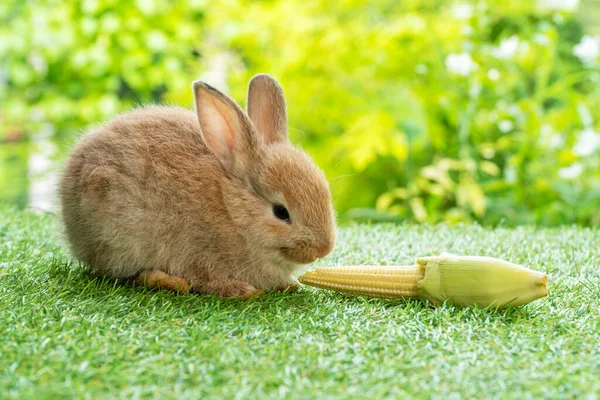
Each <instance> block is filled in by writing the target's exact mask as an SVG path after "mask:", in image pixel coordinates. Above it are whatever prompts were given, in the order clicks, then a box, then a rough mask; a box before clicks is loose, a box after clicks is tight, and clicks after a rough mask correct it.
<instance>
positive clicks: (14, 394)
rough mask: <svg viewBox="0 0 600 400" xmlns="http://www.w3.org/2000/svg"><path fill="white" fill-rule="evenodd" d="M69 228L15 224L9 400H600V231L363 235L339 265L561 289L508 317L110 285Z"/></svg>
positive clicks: (28, 217)
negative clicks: (474, 260) (473, 261)
mask: <svg viewBox="0 0 600 400" xmlns="http://www.w3.org/2000/svg"><path fill="white" fill-rule="evenodd" d="M59 232H60V227H59V225H58V221H57V220H56V218H55V217H53V216H49V215H37V214H33V213H29V212H19V211H14V210H11V209H6V208H0V397H2V398H36V399H46V398H58V397H61V398H63V397H78V398H85V397H89V398H99V397H111V398H113V397H117V398H118V397H120V398H128V399H129V398H137V397H142V398H148V397H154V398H161V399H162V398H178V399H181V398H207V397H226V398H242V399H245V398H281V397H287V398H332V397H336V398H339V397H343V398H347V397H354V398H381V397H391V398H408V397H417V398H444V399H445V398H464V397H475V398H482V399H483V398H486V399H487V398H519V399H525V398H532V397H536V398H540V397H544V398H579V397H584V398H585V397H587V398H597V397H598V396H600V380H599V379H598V378H599V377H600V315H599V311H600V286H599V283H598V282H599V279H600V263H599V262H600V253H599V250H600V231H599V230H597V229H592V230H590V229H582V228H577V227H572V228H561V229H535V228H518V229H495V230H489V229H485V228H481V227H478V226H461V227H447V226H435V227H431V226H408V225H405V226H394V225H375V226H368V225H356V226H350V227H344V228H341V229H340V232H339V240H338V244H337V247H336V249H335V251H334V253H333V254H332V255H331V256H330V257H328V258H327V259H326V260H323V261H322V262H321V264H322V265H325V264H338V265H342V264H394V263H400V264H405V263H412V262H413V259H414V257H416V256H418V255H429V254H435V253H438V252H440V251H450V252H455V253H462V254H472V255H490V256H495V257H500V258H503V259H506V260H509V261H512V262H516V263H521V264H525V265H528V266H531V267H534V268H535V269H537V270H540V271H544V272H546V273H548V274H549V277H550V283H549V290H550V294H549V296H548V297H547V298H545V299H541V300H538V301H536V302H534V303H531V304H529V305H527V306H524V307H521V308H517V309H513V310H507V311H501V312H492V311H485V310H481V309H474V308H466V309H460V308H455V307H453V306H451V305H445V306H443V307H440V308H428V307H427V306H425V305H423V304H421V303H419V302H416V301H405V302H402V301H386V300H378V299H370V298H366V297H359V296H349V295H342V294H337V293H333V292H327V291H321V290H316V289H314V290H313V289H303V290H302V291H301V292H299V293H295V294H270V295H267V296H266V297H264V298H262V299H257V300H252V301H249V302H242V301H237V300H219V299H216V298H213V297H208V296H197V295H183V296H175V295H172V294H171V293H169V292H163V291H146V290H145V289H143V288H134V287H129V286H123V285H119V284H116V283H115V282H114V281H111V280H107V279H105V280H102V279H100V280H99V279H94V278H92V277H91V276H90V275H88V274H87V273H86V272H85V269H84V268H82V267H81V266H79V265H78V264H77V263H75V262H73V261H72V260H71V258H70V257H69V255H68V251H67V249H66V247H65V245H64V244H63V243H62V242H61V239H60V233H59Z"/></svg>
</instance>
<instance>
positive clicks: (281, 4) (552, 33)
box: [0, 0, 600, 225]
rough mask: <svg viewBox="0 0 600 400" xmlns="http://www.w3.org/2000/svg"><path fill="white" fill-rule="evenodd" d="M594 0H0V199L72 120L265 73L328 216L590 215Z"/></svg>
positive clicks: (6, 198)
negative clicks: (281, 94) (329, 208)
mask: <svg viewBox="0 0 600 400" xmlns="http://www.w3.org/2000/svg"><path fill="white" fill-rule="evenodd" d="M598 17H600V1H599V0H587V1H586V0H581V1H577V0H568V1H567V0H565V1H560V0H545V1H544V0H541V1H537V2H536V1H522V0H504V1H492V0H479V1H465V0H463V1H442V0H405V1H397V0H381V1H377V2H374V1H365V0H344V1H339V2H330V1H326V0H287V1H286V0H279V1H276V0H272V1H268V0H263V1H250V0H246V1H223V2H214V1H210V0H184V1H171V0H54V1H52V0H3V1H2V2H0V142H2V143H1V144H0V202H10V203H13V204H18V205H19V206H21V207H26V206H32V207H40V208H50V209H51V208H52V206H53V200H52V199H53V195H52V192H53V187H54V185H55V181H56V178H55V177H56V170H57V169H59V168H60V160H61V159H62V158H63V157H64V156H65V154H66V153H67V151H68V148H69V146H70V145H71V144H72V142H73V141H74V140H75V138H77V137H78V136H79V135H81V134H82V132H84V130H85V129H86V128H89V127H90V126H92V125H94V124H98V123H100V122H102V121H105V120H106V119H108V118H110V117H111V116H113V115H114V114H116V113H118V112H121V111H124V110H128V109H130V108H131V107H133V106H135V105H137V104H144V103H149V102H162V103H173V104H178V105H182V106H188V107H191V105H192V97H191V91H190V83H191V81H193V80H195V79H198V78H202V79H205V80H207V81H209V82H211V83H212V84H214V85H216V86H217V87H219V88H221V89H223V90H224V91H226V92H228V93H229V94H231V95H232V96H233V97H234V98H235V99H236V100H238V101H239V102H240V103H241V104H244V100H245V92H246V85H247V83H248V80H249V79H250V78H251V77H252V76H253V75H254V74H256V73H259V72H267V73H269V74H271V75H273V76H275V77H276V78H277V79H278V80H279V81H280V83H281V84H282V86H283V88H284V91H285V93H286V97H287V100H288V108H289V125H290V137H291V139H292V142H294V143H296V144H298V145H300V146H302V147H303V148H304V149H305V150H306V151H308V152H309V153H310V154H311V155H312V156H313V158H314V159H315V161H316V162H317V163H318V164H319V165H320V166H321V167H322V168H324V169H325V171H326V174H327V176H328V178H329V180H330V183H331V188H332V191H333V195H334V200H335V203H336V208H337V210H338V213H339V216H340V219H341V220H345V219H371V220H393V221H405V220H409V221H416V222H438V221H448V222H461V221H477V222H480V223H483V224H504V225H516V224H540V225H557V224H570V223H578V224H582V225H595V224H599V223H600V133H599V131H600V36H598V35H599V34H600V31H599V30H600V25H595V24H596V21H598Z"/></svg>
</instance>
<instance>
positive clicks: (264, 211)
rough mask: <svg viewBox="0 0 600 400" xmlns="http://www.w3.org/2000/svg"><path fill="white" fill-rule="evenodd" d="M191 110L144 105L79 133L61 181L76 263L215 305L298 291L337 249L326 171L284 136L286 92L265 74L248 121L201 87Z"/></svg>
mask: <svg viewBox="0 0 600 400" xmlns="http://www.w3.org/2000/svg"><path fill="white" fill-rule="evenodd" d="M193 91H194V98H195V109H196V113H194V112H192V111H189V110H185V109H182V108H172V107H161V106H149V107H144V108H141V109H138V110H135V111H132V112H129V113H126V114H123V115H120V116H118V117H116V118H115V119H113V120H112V121H110V122H108V123H107V124H106V125H104V126H103V127H101V128H99V129H96V130H94V131H92V132H91V133H89V134H88V135H86V136H84V137H83V139H81V141H80V142H79V143H78V144H77V146H76V147H75V149H74V151H73V153H72V155H71V156H70V158H69V159H68V161H67V164H66V170H65V173H64V175H63V177H62V182H61V193H60V194H61V201H62V214H63V219H64V223H65V226H66V231H67V236H68V240H69V242H70V244H71V247H72V250H73V252H74V254H75V255H76V256H77V257H78V258H79V259H80V260H82V261H84V262H85V263H86V264H87V265H89V266H90V268H91V270H92V271H93V272H95V273H97V274H100V275H103V276H109V277H113V278H131V279H137V281H138V282H145V283H146V285H148V286H149V287H154V286H162V287H167V288H170V289H173V290H182V291H185V290H187V289H188V287H187V285H188V282H189V284H190V289H191V290H192V291H196V292H201V293H209V294H216V295H219V296H222V297H230V296H239V297H250V296H252V295H254V294H256V293H258V292H259V291H261V290H272V289H283V288H286V287H288V286H289V287H294V286H295V281H294V278H293V274H294V272H295V271H297V270H298V269H299V267H300V266H301V265H302V264H306V263H310V262H313V261H314V260H315V259H317V258H319V257H324V256H325V255H327V254H328V253H329V252H330V251H331V250H332V248H333V245H334V241H335V221H334V214H333V208H332V205H331V194H330V192H329V187H328V185H327V181H326V180H325V176H324V174H323V173H322V172H321V171H320V170H319V169H318V168H317V167H316V166H315V165H314V164H313V162H312V161H311V160H310V159H309V157H308V156H307V155H306V154H305V153H303V152H302V151H300V150H298V149H296V148H294V147H293V146H292V145H291V144H290V143H289V141H288V137H287V116H286V105H285V100H284V97H283V91H282V90H281V87H280V86H279V84H278V83H277V82H276V81H275V80H274V79H273V78H271V77H269V76H268V75H257V76H255V77H254V78H253V79H252V80H251V81H250V85H249V89H248V104H247V106H248V114H246V113H244V111H242V110H241V109H240V107H239V106H238V105H237V104H236V103H235V102H234V101H233V100H232V99H230V98H229V97H227V96H226V95H224V94H223V93H221V92H219V91H218V90H216V89H215V88H213V87H211V86H209V85H207V84H206V83H203V82H194V84H193Z"/></svg>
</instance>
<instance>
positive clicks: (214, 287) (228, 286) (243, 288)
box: [192, 280, 264, 300]
mask: <svg viewBox="0 0 600 400" xmlns="http://www.w3.org/2000/svg"><path fill="white" fill-rule="evenodd" d="M192 290H194V291H196V292H200V293H205V294H214V295H217V296H219V297H234V298H236V299H242V300H247V299H250V298H251V297H255V296H257V297H262V296H263V295H264V292H263V291H262V290H259V289H257V288H255V287H254V286H252V285H251V284H249V283H248V282H244V281H235V280H218V281H211V282H206V283H204V282H192Z"/></svg>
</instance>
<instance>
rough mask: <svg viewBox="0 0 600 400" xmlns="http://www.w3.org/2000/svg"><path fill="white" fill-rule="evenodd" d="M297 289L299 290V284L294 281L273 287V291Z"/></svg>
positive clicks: (293, 290)
mask: <svg viewBox="0 0 600 400" xmlns="http://www.w3.org/2000/svg"><path fill="white" fill-rule="evenodd" d="M298 290H300V285H298V284H297V283H296V282H292V283H285V284H283V285H281V286H277V287H276V288H275V289H273V291H274V292H297V291H298Z"/></svg>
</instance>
